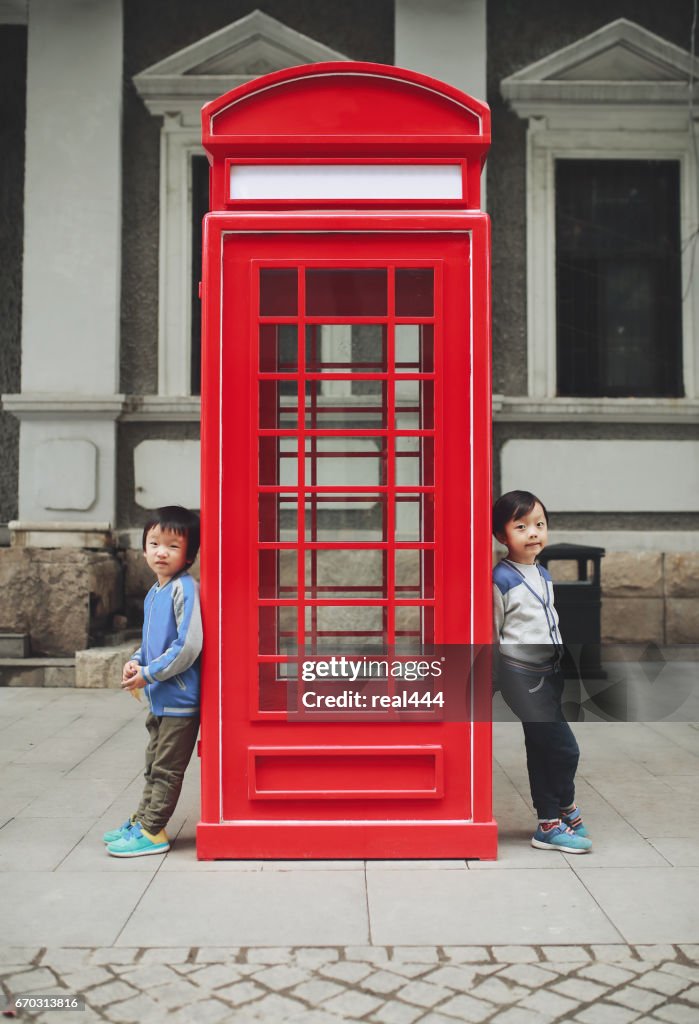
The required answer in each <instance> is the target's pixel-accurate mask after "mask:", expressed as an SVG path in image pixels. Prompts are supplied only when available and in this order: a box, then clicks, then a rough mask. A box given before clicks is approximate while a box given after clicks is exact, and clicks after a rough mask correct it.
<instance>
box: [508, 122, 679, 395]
mask: <svg viewBox="0 0 699 1024" xmlns="http://www.w3.org/2000/svg"><path fill="white" fill-rule="evenodd" d="M557 113H558V115H559V117H561V118H565V117H566V114H565V113H564V112H563V111H561V110H559V111H557ZM570 115H571V117H570V119H574V112H573V111H570ZM604 115H605V108H604V105H603V104H601V105H600V110H599V113H598V118H599V117H600V116H602V117H603V116H604ZM641 116H642V118H647V122H646V123H647V127H646V128H645V129H644V130H641V129H640V127H638V128H634V129H631V130H626V131H621V130H620V128H621V125H620V124H618V123H616V119H611V118H610V121H609V124H608V125H606V126H605V125H600V124H597V125H595V126H594V127H592V130H590V126H585V125H581V126H575V127H572V128H564V127H558V126H556V127H550V126H549V125H548V123H546V122H545V121H544V120H543V119H538V118H534V119H531V120H530V122H529V128H528V131H527V257H526V259H527V393H528V395H529V396H530V397H531V398H535V399H543V400H549V401H552V400H556V399H557V398H558V395H557V365H556V344H557V322H556V190H555V168H556V161H557V160H566V159H568V160H673V161H677V162H678V163H679V173H680V211H679V212H680V241H681V245H682V247H683V252H682V311H681V315H682V380H683V385H684V398H676V399H673V400H672V401H673V402H677V403H681V402H684V401H686V400H687V399H689V400H691V399H693V398H696V397H697V396H698V395H699V379H697V371H698V369H699V358H698V353H697V347H698V346H699V338H697V340H696V341H695V337H694V330H695V324H699V274H697V268H698V267H699V252H697V253H695V257H694V274H693V275H692V251H691V250H692V246H691V244H690V245H687V244H686V243H687V239H688V238H689V237H690V235H691V234H692V231H695V230H696V229H697V220H698V217H697V189H696V174H697V167H696V160H695V157H694V152H693V147H692V140H691V138H690V136H689V133H688V132H686V131H684V132H682V131H677V130H675V131H668V130H661V129H662V128H663V127H664V125H665V120H666V119H665V118H664V117H663V116H662V115H661V114H660V112H658V111H656V110H654V109H652V108H650V109H648V110H647V111H646V112H645V113H644V114H643V115H641ZM659 122H660V123H659ZM622 123H623V121H622ZM654 128H655V129H656V130H655V131H654V130H653V129H654ZM695 245H696V246H697V249H699V241H698V242H696V243H695ZM690 275H692V276H691V279H690ZM562 400H563V401H567V402H570V401H571V399H570V398H564V399H562ZM572 400H573V401H584V399H583V400H581V399H572ZM593 401H595V403H610V404H614V405H618V403H620V402H628V401H634V399H628V398H606V397H598V398H595V399H593ZM658 401H662V398H660V397H659V398H658Z"/></svg>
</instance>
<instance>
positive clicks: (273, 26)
mask: <svg viewBox="0 0 699 1024" xmlns="http://www.w3.org/2000/svg"><path fill="white" fill-rule="evenodd" d="M338 60H342V61H344V60H349V57H347V56H346V55H345V54H343V53H338V52H337V51H336V50H332V49H330V47H329V46H325V45H324V44H323V43H319V42H318V41H317V40H315V39H311V38H310V37H309V36H306V35H303V33H302V32H297V31H296V30H295V29H292V28H290V27H289V26H288V25H284V24H283V23H282V22H281V21H277V19H276V18H272V17H270V16H269V15H268V14H264V13H263V12H262V11H252V12H251V13H250V14H246V15H245V17H244V18H240V19H239V20H238V21H234V22H233V23H232V24H230V25H227V26H226V27H225V28H222V29H219V30H218V31H217V32H213V33H212V34H211V35H209V36H206V37H205V38H204V39H200V40H198V41H197V42H196V43H192V44H191V46H187V47H185V48H184V49H183V50H178V51H177V52H176V53H173V54H170V56H169V57H165V58H164V60H161V61H158V63H157V64H153V65H152V66H151V67H149V68H146V69H145V70H144V71H141V72H139V74H137V75H135V76H134V85H135V86H136V89H137V90H138V92H139V95H140V96H141V97H142V98H143V101H144V102H145V104H146V106H147V107H148V109H149V110H150V111H151V113H153V114H164V113H177V112H180V111H182V110H183V109H184V107H186V106H187V105H188V104H189V105H191V104H195V105H196V106H197V108H199V107H201V105H202V104H203V103H205V102H207V101H208V100H212V99H214V98H215V97H216V96H219V95H221V94H222V93H224V92H227V91H228V90H229V89H232V88H234V87H235V86H236V85H242V84H243V83H244V82H249V81H250V80H251V79H253V78H257V77H258V76H259V75H265V74H268V73H269V72H272V71H281V70H282V69H284V68H290V67H296V66H297V65H299V64H315V63H318V62H320V61H338Z"/></svg>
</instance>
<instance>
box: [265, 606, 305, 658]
mask: <svg viewBox="0 0 699 1024" xmlns="http://www.w3.org/2000/svg"><path fill="white" fill-rule="evenodd" d="M297 621H298V615H297V611H296V607H295V606H292V605H281V606H276V605H267V606H265V607H262V608H260V609H259V641H260V647H259V653H260V654H286V653H287V652H294V651H296V649H297V643H296V623H297Z"/></svg>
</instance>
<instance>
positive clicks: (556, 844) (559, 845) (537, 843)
mask: <svg viewBox="0 0 699 1024" xmlns="http://www.w3.org/2000/svg"><path fill="white" fill-rule="evenodd" d="M532 846H534V847H536V849H537V850H561V851H562V852H563V853H587V851H588V850H589V849H590V848H591V846H592V840H591V839H586V838H585V837H584V836H580V835H576V833H575V832H573V830H572V828H567V827H566V826H565V825H564V824H563V822H560V821H559V823H558V824H557V825H554V826H553V828H550V829H548V830H547V831H544V829H543V828H542V827H541V825H539V827H538V828H537V830H536V832H535V833H534V835H533V836H532Z"/></svg>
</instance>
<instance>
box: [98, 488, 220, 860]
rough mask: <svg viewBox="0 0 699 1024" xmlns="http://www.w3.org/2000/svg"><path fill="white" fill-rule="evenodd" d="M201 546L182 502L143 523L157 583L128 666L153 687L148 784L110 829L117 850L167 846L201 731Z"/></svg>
mask: <svg viewBox="0 0 699 1024" xmlns="http://www.w3.org/2000/svg"><path fill="white" fill-rule="evenodd" d="M198 550H199V517H198V516H197V515H196V513H194V512H190V511H188V510H187V509H185V508H182V507H181V506H179V505H168V506H166V507H165V508H159V509H157V511H156V512H155V513H154V514H153V516H151V518H150V519H149V520H148V522H147V523H146V525H145V527H144V529H143V553H144V556H145V559H146V562H147V563H148V566H149V568H150V569H152V571H153V572H154V573H155V575H156V577H157V582H156V583H155V584H154V585H153V586H152V587H151V589H150V590H149V591H148V593H147V594H146V599H145V602H144V607H143V639H142V643H141V646H140V647H139V649H138V650H137V651H136V653H135V654H134V655H133V656H132V657H131V659H130V660H129V661H128V662H127V663H126V665H125V666H124V672H123V677H122V683H121V685H122V687H123V689H124V690H128V691H130V692H131V693H132V694H133V695H134V696H138V697H139V699H140V691H141V690H142V689H143V690H145V692H146V697H147V698H148V703H149V705H150V713H149V714H148V717H147V718H146V729H147V730H148V734H149V737H150V740H149V743H148V746H147V748H146V770H145V780H146V784H145V786H144V787H143V795H142V797H141V802H140V804H139V806H138V810H137V811H136V813H135V814H132V815H131V817H130V818H129V819H128V820H127V821H125V822H124V824H123V825H121V826H120V827H119V828H117V829H114V830H113V831H111V832H106V833H105V835H104V837H103V838H104V842H105V843H106V844H107V853H109V854H110V855H111V856H112V857H144V856H146V855H147V854H155V853H166V852H167V851H168V850H169V849H170V841H169V840H168V837H167V835H166V833H165V826H166V825H167V823H168V821H169V820H170V817H171V816H172V813H173V811H174V810H175V807H176V805H177V801H178V799H179V795H180V792H181V790H182V780H183V779H184V773H185V771H186V769H187V765H188V764H189V761H190V758H191V756H192V751H193V750H194V744H195V743H196V740H197V733H198V732H199V655H200V653H201V647H202V627H201V612H200V609H199V587H198V585H197V582H196V580H194V579H193V578H192V577H191V576H190V575H189V573H188V572H187V570H188V569H189V568H190V566H191V565H192V563H193V562H194V559H195V558H196V557H197V552H198Z"/></svg>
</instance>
